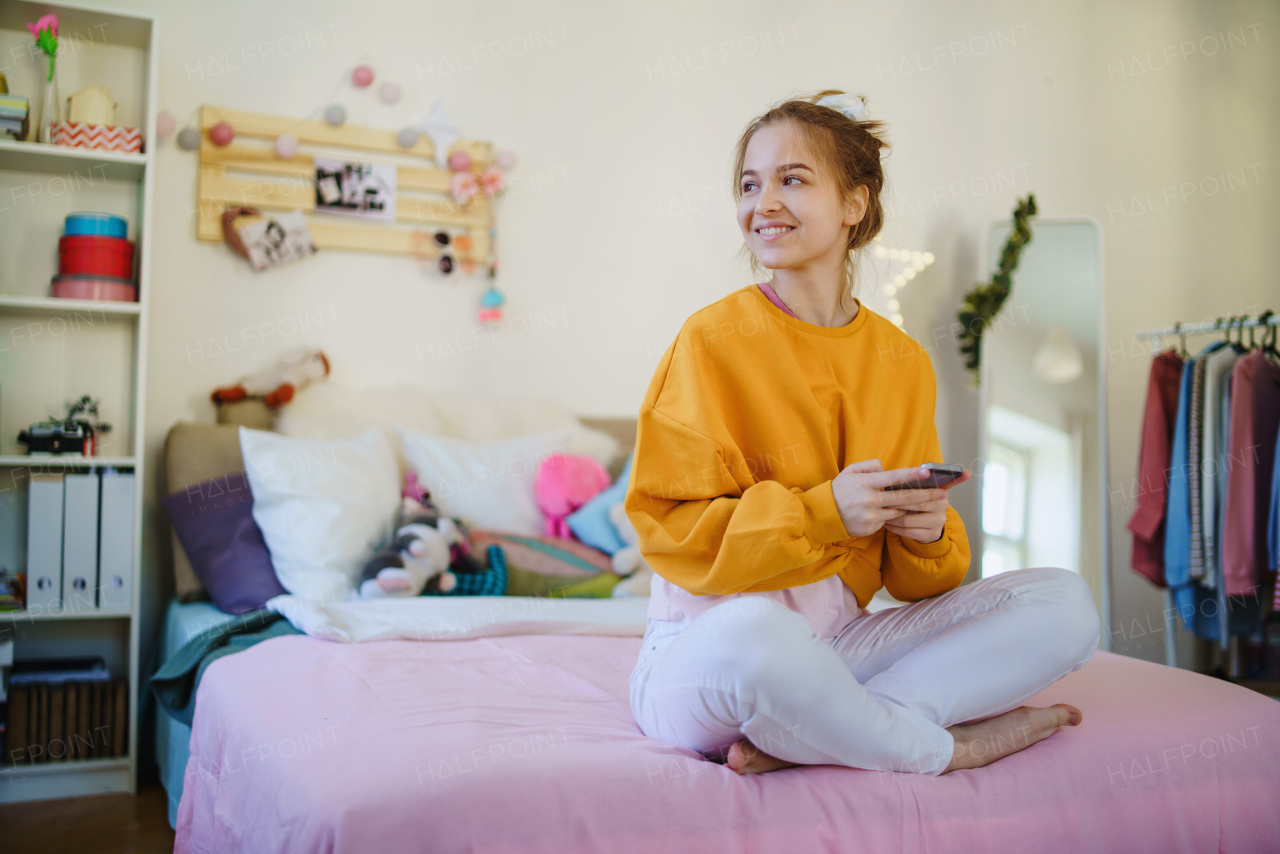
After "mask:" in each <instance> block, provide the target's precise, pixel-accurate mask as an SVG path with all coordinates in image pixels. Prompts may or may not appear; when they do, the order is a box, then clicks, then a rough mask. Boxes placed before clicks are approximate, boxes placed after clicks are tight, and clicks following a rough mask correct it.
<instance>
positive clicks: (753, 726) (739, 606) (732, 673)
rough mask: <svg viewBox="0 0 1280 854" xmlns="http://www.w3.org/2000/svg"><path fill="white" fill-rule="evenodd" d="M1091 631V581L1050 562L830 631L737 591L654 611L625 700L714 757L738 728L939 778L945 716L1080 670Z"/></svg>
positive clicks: (1001, 704) (980, 708)
mask: <svg viewBox="0 0 1280 854" xmlns="http://www.w3.org/2000/svg"><path fill="white" fill-rule="evenodd" d="M1099 628H1100V621H1099V619H1098V611H1097V608H1096V607H1095V606H1094V603H1093V597H1092V595H1091V594H1090V592H1089V587H1088V584H1087V583H1086V582H1085V581H1084V579H1082V578H1081V577H1080V576H1079V575H1077V574H1076V573H1074V572H1071V571H1069V570H1066V569H1060V568H1058V567H1035V568H1030V569H1019V570H1012V571H1009V572H1004V573H1001V574H999V575H995V576H992V577H990V578H984V579H982V580H980V581H975V582H972V583H970V584H964V585H961V586H960V587H957V588H956V589H954V590H950V591H948V592H946V593H943V594H941V595H938V596H934V597H932V598H929V599H923V600H921V601H919V602H912V603H910V604H907V605H902V606H899V607H895V608H887V609H884V610H881V611H877V612H875V613H872V614H867V615H864V616H862V617H859V618H857V619H855V620H852V621H850V622H849V623H848V624H847V625H846V626H845V627H844V628H843V630H841V632H840V633H839V634H838V635H837V636H836V637H834V638H829V639H826V640H823V639H820V638H818V637H817V636H816V635H815V633H814V631H813V629H812V628H810V626H809V623H808V621H807V620H806V619H805V618H804V617H803V616H802V615H800V614H799V613H797V612H795V611H792V610H790V609H789V608H787V607H785V606H784V605H782V604H780V603H778V602H777V601H775V600H773V599H768V598H764V597H760V596H753V595H750V594H746V595H742V596H738V597H735V598H734V599H730V600H728V601H725V602H721V603H720V604H718V605H716V606H714V607H713V608H710V609H709V610H707V611H706V612H705V613H703V614H701V615H699V616H697V617H696V618H694V619H693V620H691V621H690V620H681V621H666V620H650V622H649V628H648V631H647V632H646V634H645V639H644V645H643V646H642V648H641V653H640V657H639V659H638V660H637V662H636V666H635V669H634V670H633V671H632V674H631V712H632V714H633V715H634V716H635V719H636V723H638V724H639V726H640V729H641V731H642V732H644V734H645V735H647V736H649V737H651V738H657V739H660V740H662V741H665V742H667V743H669V744H677V745H680V746H683V747H687V748H689V749H691V750H696V751H698V752H699V753H701V754H703V755H704V756H706V757H708V758H710V759H712V760H713V761H719V762H723V761H724V758H725V756H726V755H727V749H728V747H729V746H730V745H731V744H733V742H735V741H738V740H739V739H741V738H743V737H745V738H748V739H750V740H751V743H752V744H754V745H755V746H756V747H758V748H760V749H761V750H762V751H764V752H765V753H768V754H769V755H771V756H776V757H778V758H779V759H785V760H787V761H789V762H796V763H799V764H803V765H826V764H834V765H845V766H849V767H852V768H866V769H870V770H879V771H913V772H916V773H922V774H931V775H938V774H941V773H942V772H943V771H944V770H945V769H946V767H947V765H949V764H950V762H951V758H952V754H953V752H954V749H955V741H954V739H953V737H952V735H951V733H949V732H947V730H946V729H945V727H948V726H952V725H954V724H961V723H967V722H971V721H977V720H981V719H984V718H988V717H991V716H993V715H997V714H1000V713H1002V712H1006V711H1009V710H1010V709H1013V708H1016V707H1017V706H1019V705H1021V704H1022V703H1023V701H1025V700H1026V699H1027V698H1029V697H1031V696H1032V695H1034V694H1036V693H1037V692H1039V691H1040V690H1042V689H1043V688H1045V687H1046V686H1048V685H1050V684H1051V683H1053V682H1056V681H1057V680H1058V679H1061V678H1062V677H1063V676H1065V675H1067V674H1068V673H1071V672H1072V671H1075V670H1079V669H1080V668H1081V667H1083V666H1084V665H1085V663H1086V662H1087V661H1088V660H1089V658H1090V657H1091V656H1092V655H1093V652H1094V650H1095V649H1096V648H1097V646H1098V638H1099ZM1086 711H1087V710H1086Z"/></svg>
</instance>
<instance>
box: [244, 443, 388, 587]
mask: <svg viewBox="0 0 1280 854" xmlns="http://www.w3.org/2000/svg"><path fill="white" fill-rule="evenodd" d="M240 451H241V453H242V454H243V455H244V465H245V471H246V472H247V473H248V478H249V490H250V492H252V493H253V518H254V521H256V522H257V523H258V527H259V528H261V529H262V538H263V539H264V540H265V541H266V543H267V549H268V550H269V551H270V552H271V563H272V565H273V566H274V567H275V570H276V576H277V577H278V578H279V579H280V584H281V585H282V586H283V587H284V589H285V590H288V591H289V592H290V593H292V594H294V595H296V596H306V597H309V598H312V599H318V600H321V601H325V602H336V601H344V600H346V599H347V597H348V596H350V594H351V591H353V590H354V589H355V585H356V581H357V579H358V578H359V576H360V569H361V567H363V566H364V563H365V561H367V560H368V559H369V557H370V556H371V555H372V554H373V553H374V552H375V551H377V550H378V549H379V548H380V547H382V546H383V545H385V544H386V543H387V542H388V541H389V540H390V539H391V534H392V526H393V525H394V523H395V518H396V508H397V506H398V505H399V503H400V486H401V484H400V473H399V470H398V469H397V467H396V459H395V454H394V453H393V451H392V449H391V447H390V446H389V445H388V444H387V442H386V439H384V438H383V436H382V434H381V432H379V431H378V430H366V431H365V432H364V433H361V434H360V435H359V436H356V437H355V438H352V439H314V440H312V439H293V438H289V437H287V436H281V435H279V434H277V433H269V432H266V431H263V430H253V429H251V428H248V427H241V428H240Z"/></svg>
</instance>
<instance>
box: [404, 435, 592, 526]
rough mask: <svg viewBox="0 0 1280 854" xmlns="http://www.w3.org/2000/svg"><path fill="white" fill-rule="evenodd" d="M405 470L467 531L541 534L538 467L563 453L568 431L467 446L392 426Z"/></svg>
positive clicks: (439, 506) (543, 522) (544, 519)
mask: <svg viewBox="0 0 1280 854" xmlns="http://www.w3.org/2000/svg"><path fill="white" fill-rule="evenodd" d="M396 432H397V433H398V434H399V436H400V443H401V445H400V448H401V451H402V452H403V454H404V459H405V462H406V463H407V464H408V465H409V468H411V469H413V470H414V471H416V472H417V473H418V480H419V482H420V483H421V484H422V485H423V486H425V487H426V488H427V489H428V490H429V491H430V492H431V499H432V500H433V501H434V502H435V505H436V507H437V508H439V510H440V512H441V513H443V514H444V515H446V516H453V517H455V518H458V519H461V520H462V521H463V524H465V525H468V526H469V527H472V528H491V529H495V530H499V531H512V532H514V533H518V534H542V533H544V526H545V524H546V517H544V516H543V515H542V511H541V510H540V509H539V508H538V496H537V491H536V488H535V487H536V485H537V479H538V469H539V467H540V466H541V465H542V462H543V460H545V459H546V458H547V457H549V456H551V455H552V454H567V453H571V451H570V450H569V447H570V443H571V439H572V431H570V430H568V429H562V430H549V431H543V432H539V433H530V434H527V435H524V436H517V437H514V438H510V439H499V440H497V441H495V442H480V443H471V442H464V441H463V440H461V439H454V438H452V437H449V436H435V435H432V434H430V433H419V432H417V431H415V430H407V429H405V428H403V427H397V428H396Z"/></svg>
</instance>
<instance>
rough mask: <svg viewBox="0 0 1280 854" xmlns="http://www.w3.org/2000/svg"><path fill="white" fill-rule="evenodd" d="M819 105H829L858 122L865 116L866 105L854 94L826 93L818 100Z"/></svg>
mask: <svg viewBox="0 0 1280 854" xmlns="http://www.w3.org/2000/svg"><path fill="white" fill-rule="evenodd" d="M818 106H819V107H830V108H831V109H833V110H836V111H837V112H840V113H843V114H845V115H846V116H848V117H849V118H851V119H853V120H854V121H855V122H860V121H863V120H865V119H866V117H867V107H866V104H864V103H863V101H862V99H861V98H859V97H858V96H856V95H827V96H826V97H825V98H822V99H821V100H819V101H818Z"/></svg>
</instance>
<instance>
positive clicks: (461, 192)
mask: <svg viewBox="0 0 1280 854" xmlns="http://www.w3.org/2000/svg"><path fill="white" fill-rule="evenodd" d="M476 189H477V186H476V176H475V175H472V174H471V173H470V172H454V173H453V178H451V179H450V181H449V191H450V192H451V193H452V194H453V197H454V198H455V199H457V200H458V201H459V202H461V203H462V204H466V203H467V200H469V199H470V198H471V197H472V196H474V195H475V194H476Z"/></svg>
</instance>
